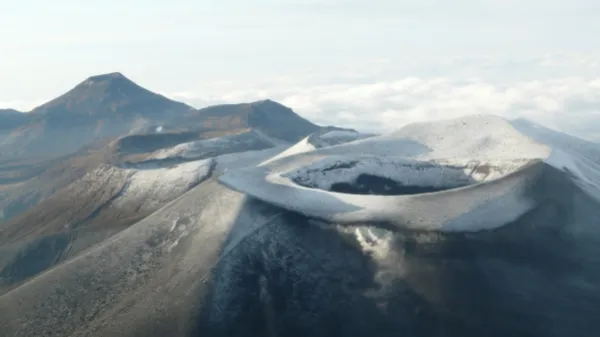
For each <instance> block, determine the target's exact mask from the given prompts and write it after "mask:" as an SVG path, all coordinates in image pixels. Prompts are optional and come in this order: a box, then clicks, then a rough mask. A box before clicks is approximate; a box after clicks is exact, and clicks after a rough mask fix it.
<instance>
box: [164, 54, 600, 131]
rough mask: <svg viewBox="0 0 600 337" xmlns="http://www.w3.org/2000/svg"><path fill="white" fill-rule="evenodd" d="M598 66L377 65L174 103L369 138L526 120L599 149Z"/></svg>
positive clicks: (556, 59) (205, 93)
mask: <svg viewBox="0 0 600 337" xmlns="http://www.w3.org/2000/svg"><path fill="white" fill-rule="evenodd" d="M599 62H600V58H594V57H593V56H589V55H562V56H544V57H539V58H532V59H528V60H508V61H502V62H498V61H494V60H490V59H475V60H471V61H470V62H467V61H465V60H453V61H451V62H448V63H447V64H446V65H444V68H445V69H447V71H438V75H440V74H443V75H444V76H433V75H432V74H427V73H426V72H421V74H422V75H419V76H407V75H406V73H407V72H406V71H405V70H403V69H399V68H394V66H393V63H392V62H382V61H378V62H373V63H372V64H370V65H371V66H372V68H369V67H361V66H356V68H354V69H355V70H358V69H360V70H361V71H362V73H361V74H357V73H356V71H355V72H353V73H351V74H349V75H348V73H343V72H337V73H336V72H335V71H333V73H336V74H340V73H342V74H344V75H343V76H340V77H338V78H336V77H335V76H326V75H325V76H313V77H307V76H299V77H298V78H297V79H296V80H294V78H293V77H292V78H290V77H286V78H283V79H282V78H280V79H273V80H262V81H256V82H254V83H252V82H250V83H239V82H221V83H219V84H217V85H214V86H204V87H201V88H197V89H196V90H190V91H188V92H186V93H185V95H174V96H175V98H179V99H183V100H185V101H187V102H189V103H190V104H192V105H195V106H205V105H210V104H217V103H222V102H248V101H254V100H258V99H264V98H271V99H274V100H277V101H279V102H281V103H283V104H285V105H287V106H290V107H291V108H293V109H294V110H295V111H297V112H298V113H300V114H301V115H303V116H305V117H307V118H309V119H311V120H313V121H315V122H318V123H322V124H335V125H341V126H346V127H355V128H358V129H362V130H369V131H388V130H392V129H396V128H399V127H401V126H403V125H405V124H407V123H411V122H416V121H425V120H432V119H441V118H451V117H456V116H462V115H469V114H495V115H500V116H504V117H508V118H515V117H525V118H529V119H532V120H535V121H537V122H540V123H542V124H544V125H546V126H548V127H551V128H555V129H559V130H563V131H565V132H569V133H572V134H576V135H578V136H580V137H585V138H588V139H594V140H598V141H600V70H599V69H598V66H597V65H598V63H599ZM382 67H384V68H382ZM385 67H387V69H386V68H385ZM349 68H351V67H348V65H344V66H343V69H349ZM369 69H371V70H372V71H370V70H369ZM515 69H516V70H517V71H515ZM557 69H558V70H557ZM394 73H398V74H400V75H397V76H394ZM415 73H419V69H418V68H415ZM474 75H478V76H474ZM357 78H358V79H359V80H356V79H357Z"/></svg>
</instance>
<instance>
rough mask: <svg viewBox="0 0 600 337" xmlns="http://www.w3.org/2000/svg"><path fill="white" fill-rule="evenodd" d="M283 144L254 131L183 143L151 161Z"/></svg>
mask: <svg viewBox="0 0 600 337" xmlns="http://www.w3.org/2000/svg"><path fill="white" fill-rule="evenodd" d="M281 143H282V141H279V140H276V139H274V138H272V137H268V136H267V135H265V134H264V133H262V132H260V131H256V130H252V131H249V132H244V133H240V134H235V135H227V136H223V137H217V138H210V139H203V140H197V141H193V142H187V143H182V144H179V145H176V146H174V147H172V148H168V149H163V150H159V151H157V152H155V153H154V154H153V155H152V156H151V159H167V158H173V157H181V158H185V159H201V158H207V157H213V156H216V155H221V154H226V153H233V152H244V151H250V150H262V149H265V148H270V147H273V146H277V145H281Z"/></svg>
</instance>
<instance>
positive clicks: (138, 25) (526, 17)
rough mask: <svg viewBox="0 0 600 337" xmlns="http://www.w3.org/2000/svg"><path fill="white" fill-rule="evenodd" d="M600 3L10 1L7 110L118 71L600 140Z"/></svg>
mask: <svg viewBox="0 0 600 337" xmlns="http://www.w3.org/2000/svg"><path fill="white" fill-rule="evenodd" d="M599 34H600V2H598V1H596V0H570V1H566V0H560V1H559V0H519V1H516V0H454V1H448V0H414V1H406V0H368V1H366V0H214V1H207V0H171V1H153V0H144V1H141V0H119V1H117V0H102V1H97V0H88V1H85V2H84V1H75V0H55V1H46V0H43V1H42V0H21V1H10V0H0V79H1V81H0V108H17V109H20V110H22V111H27V110H29V109H31V108H33V107H35V106H37V105H39V104H41V103H43V102H45V101H48V100H50V99H52V98H54V97H56V96H58V95H60V94H62V93H64V92H66V91H67V90H69V89H70V88H71V87H73V86H74V85H76V84H77V83H79V82H81V81H83V80H84V79H85V78H87V77H89V76H91V75H96V74H102V73H108V72H115V71H119V72H121V73H123V74H125V76H127V77H129V78H130V79H132V80H134V81H135V82H137V83H138V84H140V85H142V86H144V87H146V88H148V89H150V90H153V91H156V92H159V93H161V94H164V95H166V96H168V97H171V98H173V99H177V100H181V101H184V102H186V103H188V104H190V105H192V106H195V107H198V108H199V107H203V106H207V105H211V104H219V103H224V102H227V103H238V102H249V101H254V100H259V99H265V98H271V99H273V100H276V101H279V102H281V103H283V104H285V105H288V106H290V107H291V108H293V109H294V110H295V111H297V112H298V113H300V114H301V115H303V116H305V117H307V118H309V119H311V120H313V121H315V122H318V123H322V124H335V125H340V126H346V127H355V128H358V129H361V130H367V131H378V132H385V131H389V130H393V129H397V128H400V127H402V126H403V125H405V124H407V123H411V122H419V121H426V120H432V119H440V118H452V117H456V116H462V115H468V114H496V115H500V116H504V117H508V118H515V117H525V118H529V119H532V120H535V121H537V122H540V123H542V124H545V125H546V126H549V127H552V128H555V129H559V130H563V131H566V132H569V133H572V134H576V135H578V136H580V137H584V138H587V139H592V140H597V141H600V44H599V43H598V42H597V41H598V36H599Z"/></svg>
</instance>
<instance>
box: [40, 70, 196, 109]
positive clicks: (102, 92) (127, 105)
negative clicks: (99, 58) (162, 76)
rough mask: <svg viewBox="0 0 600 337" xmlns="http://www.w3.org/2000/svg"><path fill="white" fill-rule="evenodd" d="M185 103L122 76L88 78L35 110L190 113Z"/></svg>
mask: <svg viewBox="0 0 600 337" xmlns="http://www.w3.org/2000/svg"><path fill="white" fill-rule="evenodd" d="M190 109H191V108H190V107H189V106H187V105H185V104H183V103H179V102H175V101H172V100H170V99H168V98H166V97H164V96H161V95H158V94H156V93H153V92H151V91H149V90H147V89H145V88H142V87H141V86H139V85H137V84H136V83H135V82H133V81H131V80H130V79H128V78H127V77H125V75H123V74H122V73H120V72H114V73H108V74H101V75H95V76H90V77H88V78H87V79H86V80H85V81H83V82H81V83H80V84H78V85H77V86H75V87H74V88H73V89H71V90H70V91H68V92H67V93H65V94H64V95H62V96H60V97H58V98H56V99H54V100H52V101H50V102H48V103H46V104H44V105H42V106H40V107H37V108H36V109H34V110H33V111H32V112H33V113H40V114H50V115H55V114H65V113H67V114H77V115H89V116H103V115H107V114H113V115H114V114H119V115H146V114H150V115H154V114H159V113H169V112H181V111H189V110H190Z"/></svg>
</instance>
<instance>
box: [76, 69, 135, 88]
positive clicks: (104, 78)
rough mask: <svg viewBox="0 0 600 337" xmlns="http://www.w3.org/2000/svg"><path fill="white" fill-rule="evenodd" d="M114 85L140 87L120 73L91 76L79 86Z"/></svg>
mask: <svg viewBox="0 0 600 337" xmlns="http://www.w3.org/2000/svg"><path fill="white" fill-rule="evenodd" d="M113 83H115V84H116V83H120V84H122V85H129V86H135V87H138V85H137V84H135V83H134V82H133V81H131V80H130V79H128V78H127V77H125V75H123V74H122V73H119V72H114V73H108V74H100V75H94V76H90V77H88V78H87V79H86V80H85V81H83V82H81V83H80V84H79V86H83V87H90V86H104V85H111V84H113Z"/></svg>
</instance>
